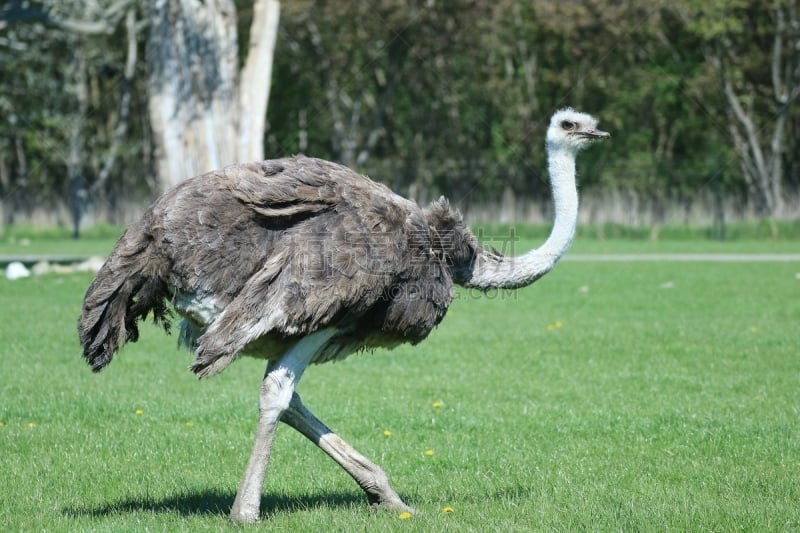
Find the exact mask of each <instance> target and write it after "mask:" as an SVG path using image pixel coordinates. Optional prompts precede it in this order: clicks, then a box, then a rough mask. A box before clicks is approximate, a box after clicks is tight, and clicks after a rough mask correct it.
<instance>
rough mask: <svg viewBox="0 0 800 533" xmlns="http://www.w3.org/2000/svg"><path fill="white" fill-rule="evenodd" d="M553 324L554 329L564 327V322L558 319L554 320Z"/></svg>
mask: <svg viewBox="0 0 800 533" xmlns="http://www.w3.org/2000/svg"><path fill="white" fill-rule="evenodd" d="M553 325H554V326H555V327H556V329H561V328H563V327H564V323H563V322H561V321H560V320H556V323H555V324H553Z"/></svg>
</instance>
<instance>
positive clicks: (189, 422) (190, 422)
mask: <svg viewBox="0 0 800 533" xmlns="http://www.w3.org/2000/svg"><path fill="white" fill-rule="evenodd" d="M184 426H186V427H187V428H190V427H194V422H192V421H191V420H189V421H188V422H186V423H185V424H184Z"/></svg>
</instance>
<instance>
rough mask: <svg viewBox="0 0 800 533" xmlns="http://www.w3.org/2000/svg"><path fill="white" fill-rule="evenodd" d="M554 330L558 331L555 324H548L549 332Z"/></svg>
mask: <svg viewBox="0 0 800 533" xmlns="http://www.w3.org/2000/svg"><path fill="white" fill-rule="evenodd" d="M554 329H556V327H555V325H554V324H547V331H553V330H554Z"/></svg>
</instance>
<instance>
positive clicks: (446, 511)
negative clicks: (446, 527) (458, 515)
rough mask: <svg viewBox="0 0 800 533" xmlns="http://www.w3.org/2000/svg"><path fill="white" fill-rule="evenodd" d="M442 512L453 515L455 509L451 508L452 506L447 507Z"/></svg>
mask: <svg viewBox="0 0 800 533" xmlns="http://www.w3.org/2000/svg"><path fill="white" fill-rule="evenodd" d="M442 511H444V512H445V513H447V514H451V513H453V512H454V511H453V508H452V507H450V506H447V507H445V508H444V509H442Z"/></svg>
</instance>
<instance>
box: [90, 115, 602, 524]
mask: <svg viewBox="0 0 800 533" xmlns="http://www.w3.org/2000/svg"><path fill="white" fill-rule="evenodd" d="M596 124H597V121H596V120H595V119H594V118H592V117H591V116H589V115H586V114H582V113H578V112H576V111H573V110H571V109H565V110H562V111H559V112H557V113H556V114H555V115H553V117H552V119H551V122H550V126H549V128H548V131H547V143H546V145H547V151H548V164H549V171H550V179H551V183H552V188H553V198H554V203H555V212H556V216H555V223H554V227H553V230H552V233H551V235H550V236H549V238H548V239H547V241H546V242H545V243H544V244H543V245H542V246H541V247H540V248H538V249H536V250H533V251H531V252H528V253H527V254H524V255H522V256H520V257H513V258H512V257H504V256H502V255H500V254H498V253H496V252H491V251H487V250H485V249H483V248H482V247H481V246H480V245H479V243H478V241H477V239H476V238H475V237H474V236H473V234H472V233H471V232H470V231H469V229H468V228H467V227H466V226H465V224H464V222H463V221H462V218H461V215H460V214H459V213H458V212H457V211H455V210H453V209H451V208H450V206H449V205H448V203H447V201H446V200H444V199H443V198H442V199H439V200H438V201H436V202H433V203H432V204H431V205H430V206H429V207H427V208H425V209H423V208H420V207H419V206H418V205H417V204H415V203H414V202H411V201H409V200H407V199H405V198H403V197H401V196H398V195H396V194H394V193H393V192H392V191H390V190H389V189H388V188H387V187H385V186H383V185H381V184H378V183H375V182H373V181H371V180H370V179H368V178H366V177H364V176H360V175H358V174H356V173H355V172H353V171H352V170H350V169H348V168H346V167H343V166H341V165H338V164H334V163H331V162H327V161H322V160H319V159H312V158H307V157H301V156H297V157H291V158H286V159H277V160H270V161H261V162H256V163H249V164H240V165H232V166H229V167H226V168H224V169H222V170H219V171H215V172H209V173H207V174H204V175H202V176H198V177H195V178H192V179H189V180H186V181H184V182H182V183H180V184H179V185H178V186H176V187H175V188H173V189H171V190H169V191H168V192H166V193H165V194H164V195H163V196H161V197H160V198H159V199H158V200H156V201H155V203H154V204H153V205H152V206H151V207H150V208H149V209H148V210H147V212H146V213H145V214H144V216H143V217H142V219H141V220H139V221H138V222H137V223H135V224H133V225H132V226H130V227H129V228H128V229H127V230H126V231H125V233H124V234H123V235H122V237H121V238H120V239H119V241H118V242H117V244H116V246H115V247H114V250H113V251H112V253H111V255H110V256H109V258H108V259H107V261H106V263H105V264H104V266H103V267H102V269H101V270H100V271H99V272H98V274H97V276H96V278H95V279H94V281H93V282H92V284H91V285H90V286H89V288H88V290H87V292H86V296H85V299H84V303H83V308H82V313H81V317H80V320H79V324H78V330H79V335H80V340H81V344H82V346H83V354H84V357H85V358H86V360H87V361H88V363H89V364H90V365H91V367H92V369H93V370H94V371H99V370H101V369H102V368H103V367H104V366H105V365H107V364H108V363H109V362H110V361H111V358H112V357H113V355H114V353H115V352H116V351H117V350H118V349H119V347H120V346H121V345H122V344H124V343H125V342H127V341H136V340H137V338H138V329H137V322H138V321H139V320H140V319H142V318H144V317H146V316H147V315H148V314H150V313H152V314H153V317H154V319H155V321H156V322H157V323H161V324H162V325H163V326H164V327H165V328H168V326H169V323H168V313H169V312H168V303H171V304H172V306H173V307H174V309H175V310H176V311H177V312H178V313H179V314H180V315H181V316H182V317H183V321H182V324H181V333H180V341H181V342H182V343H184V344H186V345H187V346H188V347H189V348H190V349H192V350H193V351H194V354H195V361H194V363H193V364H192V365H191V370H192V371H193V372H194V373H195V374H196V375H197V376H198V377H201V378H203V377H206V376H210V375H213V374H215V373H217V372H220V371H222V370H223V369H225V368H226V367H227V366H228V365H229V364H230V363H231V362H232V361H233V360H234V359H235V358H236V357H238V356H239V355H248V356H253V357H258V358H262V359H265V360H267V369H266V373H265V374H264V378H263V381H262V383H261V389H260V396H259V417H258V425H257V428H256V435H255V443H254V446H253V450H252V452H251V455H250V459H249V462H248V463H247V467H246V469H245V473H244V476H243V478H242V481H241V483H240V485H239V490H238V492H237V494H236V499H235V501H234V504H233V508H232V510H231V517H232V518H233V519H234V520H236V521H240V522H252V521H255V520H258V518H259V514H260V509H259V506H260V500H261V490H262V485H263V480H264V475H265V472H266V468H267V462H268V460H269V456H270V450H271V447H272V442H273V439H274V436H275V431H276V427H277V425H278V422H281V421H282V422H284V423H286V424H288V425H289V426H291V427H293V428H294V429H296V430H297V431H299V432H300V433H302V434H303V435H305V436H306V437H307V438H308V439H310V440H311V441H313V442H314V443H315V444H317V445H318V446H319V447H320V448H321V449H322V450H323V451H324V452H325V453H327V454H328V455H329V456H330V457H331V458H332V459H333V460H334V461H336V462H337V463H338V464H339V465H340V466H341V467H342V468H344V470H345V471H347V473H348V474H350V476H352V477H353V479H355V480H356V482H357V483H358V484H359V485H360V486H361V488H362V489H363V490H364V491H365V492H366V494H367V497H368V499H369V501H370V503H371V504H373V505H376V506H381V507H386V508H390V509H400V510H410V508H409V507H407V506H406V505H405V504H404V503H403V501H402V500H401V499H400V497H399V496H398V495H397V493H396V492H395V491H394V489H393V488H392V487H391V485H390V484H389V481H388V478H387V477H386V474H385V473H384V472H383V470H382V469H381V468H380V467H378V466H377V465H375V464H374V463H372V462H371V461H369V460H368V459H366V458H365V457H364V456H362V455H361V454H359V453H358V452H357V451H356V450H355V449H353V448H352V447H351V446H350V445H349V444H347V443H346V442H344V441H343V440H342V439H341V438H340V437H338V436H337V435H336V434H335V433H333V432H332V431H331V430H330V429H329V428H328V427H327V426H325V425H324V424H323V423H322V422H321V421H320V420H318V419H317V418H316V417H315V416H314V415H313V414H312V413H311V412H310V411H309V410H308V409H307V408H306V407H305V406H304V405H303V403H302V402H301V400H300V397H299V396H298V394H297V393H296V392H295V388H296V386H297V383H298V381H299V380H300V378H301V377H302V375H303V372H304V370H305V369H306V367H307V366H308V365H309V364H312V363H323V362H326V361H331V360H337V359H342V358H344V357H346V356H347V355H349V354H351V353H353V352H357V351H361V350H369V349H373V348H376V347H389V348H391V347H394V346H396V345H398V344H401V343H405V342H409V343H412V344H416V343H418V342H420V341H421V340H423V339H424V338H425V337H426V336H427V335H428V334H429V333H430V332H431V330H432V329H433V328H434V327H435V326H436V325H437V324H438V323H439V322H440V321H441V320H442V318H443V317H444V315H445V312H446V311H447V307H448V305H449V304H450V302H451V301H452V299H453V296H454V284H459V285H463V286H467V287H475V288H478V289H483V290H487V289H490V288H514V287H522V286H524V285H528V284H530V283H533V282H534V281H535V280H536V279H538V278H539V277H541V276H542V275H544V274H545V273H547V272H548V271H549V270H550V269H551V268H552V267H553V266H554V265H555V263H556V261H557V260H558V259H559V258H560V257H561V255H563V253H564V252H565V251H566V249H567V247H568V246H569V244H570V242H571V240H572V237H573V233H574V229H575V223H576V219H577V209H578V197H577V191H576V187H575V156H576V154H577V153H578V151H579V150H580V149H581V148H583V147H584V146H586V145H588V144H589V143H590V141H592V140H594V139H599V138H602V137H607V136H608V134H607V133H605V132H602V131H598V130H597V129H596Z"/></svg>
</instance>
